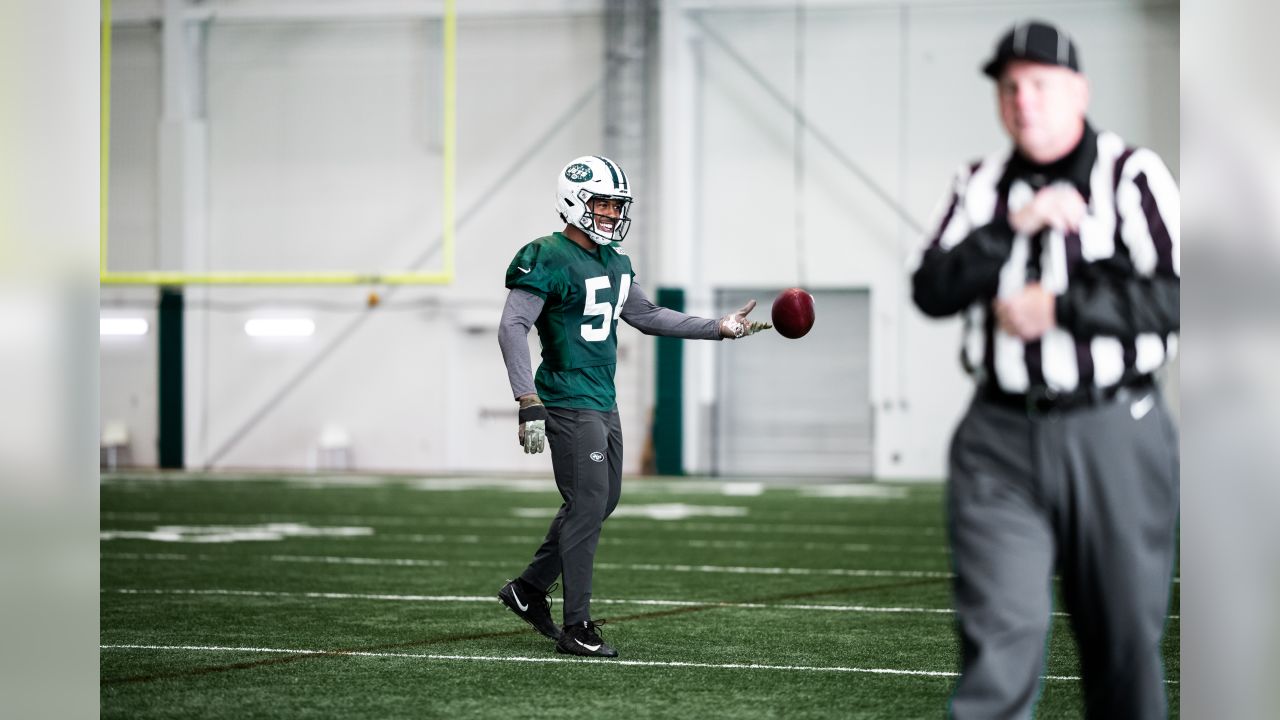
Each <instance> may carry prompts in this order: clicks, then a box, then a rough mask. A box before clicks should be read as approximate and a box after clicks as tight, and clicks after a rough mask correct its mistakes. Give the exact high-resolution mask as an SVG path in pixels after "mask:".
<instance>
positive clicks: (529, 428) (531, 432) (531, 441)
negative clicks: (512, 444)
mask: <svg viewBox="0 0 1280 720" xmlns="http://www.w3.org/2000/svg"><path fill="white" fill-rule="evenodd" d="M516 437H517V438H518V439H519V441H520V445H521V446H522V447H524V451H525V452H526V453H529V454H533V453H540V452H542V449H543V448H544V447H546V444H547V408H546V407H545V406H544V405H543V404H542V400H541V399H540V398H539V397H538V396H537V395H525V396H524V397H522V398H520V430H519V432H518V433H517V434H516Z"/></svg>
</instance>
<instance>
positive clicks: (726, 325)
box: [720, 300, 773, 340]
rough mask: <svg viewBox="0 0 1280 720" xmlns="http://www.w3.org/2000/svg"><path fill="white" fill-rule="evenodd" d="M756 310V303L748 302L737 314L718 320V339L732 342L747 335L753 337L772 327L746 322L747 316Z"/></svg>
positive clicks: (765, 324) (767, 324) (766, 324)
mask: <svg viewBox="0 0 1280 720" xmlns="http://www.w3.org/2000/svg"><path fill="white" fill-rule="evenodd" d="M755 308H756V301H755V300H749V301H748V302H747V304H746V305H743V306H742V308H741V309H739V310H738V311H737V312H733V313H730V314H728V315H725V316H724V317H722V318H720V337H722V338H727V339H729V340H734V339H737V338H740V337H745V336H747V335H754V334H755V333H758V332H760V331H761V330H768V329H769V328H771V327H773V326H772V325H770V324H769V323H767V322H757V321H755V320H748V319H747V315H748V314H749V313H750V312H751V311H752V310H754V309H755Z"/></svg>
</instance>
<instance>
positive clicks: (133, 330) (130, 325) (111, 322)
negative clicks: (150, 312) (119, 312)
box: [98, 317, 149, 337]
mask: <svg viewBox="0 0 1280 720" xmlns="http://www.w3.org/2000/svg"><path fill="white" fill-rule="evenodd" d="M148 327H149V326H148V325H147V321H146V320H145V319H144V318H131V317H109V318H106V317H104V318H99V319H98V335H100V336H106V335H111V336H127V337H138V336H139V335H146V334H147V328H148Z"/></svg>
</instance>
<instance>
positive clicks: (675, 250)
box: [662, 0, 1178, 478]
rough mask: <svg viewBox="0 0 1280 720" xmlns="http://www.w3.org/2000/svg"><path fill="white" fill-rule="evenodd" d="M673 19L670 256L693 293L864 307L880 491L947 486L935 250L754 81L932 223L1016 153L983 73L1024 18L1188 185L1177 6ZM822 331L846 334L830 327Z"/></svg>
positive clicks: (1098, 118)
mask: <svg viewBox="0 0 1280 720" xmlns="http://www.w3.org/2000/svg"><path fill="white" fill-rule="evenodd" d="M665 11H666V12H667V13H668V16H669V17H668V18H667V21H666V23H667V24H666V27H665V31H666V32H667V34H668V45H667V52H666V57H665V58H664V59H665V60H666V61H667V62H670V63H675V64H676V66H677V67H675V68H673V69H671V70H669V72H668V73H667V75H666V78H667V84H666V85H665V86H664V88H663V92H664V99H665V100H666V103H667V104H666V110H665V112H666V116H665V121H664V126H663V127H664V131H665V132H666V134H665V135H664V137H663V142H664V143H668V144H670V146H673V147H679V148H681V151H680V152H670V153H668V154H667V155H665V156H664V157H665V164H664V167H663V170H664V181H665V182H667V183H670V184H675V185H679V186H681V187H684V188H686V190H685V191H682V192H674V193H671V194H669V195H668V196H667V200H668V201H667V205H666V207H665V210H666V212H667V213H668V214H669V216H668V217H669V218H675V219H671V220H669V222H668V232H667V233H666V234H665V235H664V236H663V238H662V242H663V243H664V257H676V258H680V259H682V260H683V261H684V262H685V264H687V265H689V266H691V267H693V268H694V270H693V271H692V272H691V273H689V274H690V278H689V281H690V282H691V283H693V284H694V285H695V286H697V285H699V284H704V285H706V286H708V287H726V286H727V287H733V286H741V285H764V286H769V285H788V284H794V283H803V284H805V285H807V286H810V287H815V288H821V287H865V288H868V289H870V291H871V298H872V317H873V324H872V348H873V350H872V352H873V357H872V358H871V367H872V370H871V373H872V378H871V380H872V397H873V404H874V407H875V413H876V419H875V428H876V439H875V445H876V474H877V476H879V477H886V478H937V477H940V476H941V475H942V473H943V468H944V460H945V450H946V446H947V443H948V442H949V439H950V434H951V430H952V428H953V426H954V423H955V421H956V420H957V419H958V417H959V415H960V413H961V412H962V410H963V407H964V404H965V403H966V402H967V400H968V397H969V395H970V394H971V386H970V384H969V382H968V380H967V379H966V378H965V377H964V375H963V373H962V372H961V370H960V367H959V364H958V360H957V358H958V347H959V344H958V343H959V321H958V320H951V321H946V322H932V321H928V320H926V319H925V318H923V317H922V316H921V315H920V314H919V313H918V312H917V311H915V310H914V308H913V307H912V306H911V304H910V301H909V289H908V287H907V283H906V276H905V273H904V265H905V264H906V263H907V262H908V259H909V257H910V255H911V254H912V253H914V252H915V251H916V249H917V248H918V247H919V245H920V243H921V241H922V240H921V233H919V232H917V231H915V230H912V229H911V226H910V225H909V224H908V223H906V222H903V221H902V220H901V219H900V218H899V217H898V216H897V215H895V213H893V212H892V211H891V210H890V208H889V205H888V204H887V203H886V202H884V201H883V200H882V199H879V198H877V197H876V196H875V194H874V193H873V192H871V191H870V190H869V189H868V186H867V184H866V183H864V182H863V181H862V180H860V179H859V178H858V176H857V175H856V174H855V173H853V172H851V171H850V170H848V169H847V168H845V167H842V164H841V163H840V162H838V161H837V160H836V158H835V157H834V154H833V152H831V151H830V149H828V148H825V147H824V146H823V145H822V144H821V143H820V142H819V141H818V139H817V136H816V135H815V134H814V133H812V132H808V133H805V134H803V135H801V136H800V139H799V140H797V135H796V131H795V120H794V117H793V115H792V113H791V111H790V110H789V109H788V108H786V107H785V106H784V105H783V104H782V103H781V102H779V100H778V99H777V98H776V97H773V96H772V95H771V94H770V93H769V92H768V91H766V90H765V89H764V88H763V87H762V83H761V82H760V81H759V80H758V79H757V78H754V77H753V73H754V74H756V75H758V76H759V77H760V78H763V79H764V82H767V83H768V84H770V85H772V86H774V87H775V88H776V89H777V91H778V92H780V93H781V94H782V95H783V96H784V98H785V100H786V101H787V102H790V103H792V104H794V105H796V106H797V107H798V108H799V110H800V111H801V112H802V113H803V114H804V116H805V117H806V118H807V120H808V122H809V123H811V125H812V126H813V128H815V129H816V131H817V133H819V134H821V135H824V136H826V137H828V138H830V140H831V142H832V143H833V144H834V146H835V148H836V150H837V151H838V152H839V153H842V154H844V155H845V156H846V157H847V158H849V159H851V160H852V161H853V163H855V164H856V166H857V167H858V168H859V169H860V170H861V171H862V172H864V173H865V174H867V175H869V176H870V177H871V178H873V179H874V181H875V182H876V183H877V184H878V185H879V186H880V187H881V188H882V189H883V190H884V191H885V192H887V193H888V194H889V195H890V196H891V197H892V198H893V199H894V200H895V201H897V202H898V203H900V204H901V205H902V206H904V207H905V208H906V210H907V212H908V213H909V215H910V216H911V217H912V218H914V219H915V222H916V223H917V224H926V223H927V221H928V220H929V219H930V216H931V215H932V213H933V208H934V207H935V205H936V204H937V203H938V202H939V199H940V198H941V196H942V194H943V192H944V190H945V188H946V187H947V183H948V181H949V178H950V176H951V174H952V173H953V172H954V170H955V169H956V168H957V167H959V166H960V165H961V164H962V163H965V162H968V161H970V160H972V159H974V158H976V157H979V156H981V155H982V154H985V153H987V152H990V151H992V150H995V149H997V148H1000V147H1002V146H1003V145H1005V144H1006V143H1007V140H1006V139H1005V138H1004V136H1003V133H1002V131H1001V129H1000V126H999V124H998V120H997V117H996V110H995V103H994V94H993V90H992V84H991V82H990V81H989V80H988V79H987V78H986V77H985V76H983V75H982V74H981V73H980V71H979V69H978V68H979V67H980V66H981V64H982V63H983V61H984V60H985V59H986V58H987V57H989V55H990V53H991V50H992V47H993V46H994V43H995V40H996V39H997V38H998V37H999V35H1000V34H1002V33H1003V32H1004V31H1005V30H1006V29H1007V28H1008V27H1009V26H1010V25H1011V24H1012V23H1013V22H1014V21H1015V20H1017V19H1020V18H1025V17H1038V18H1044V19H1047V20H1050V21H1052V22H1055V23H1058V24H1059V25H1060V26H1062V27H1064V28H1066V29H1067V30H1068V31H1069V32H1071V33H1072V34H1073V35H1074V37H1075V39H1076V41H1077V43H1078V44H1079V47H1080V52H1081V56H1082V58H1083V65H1084V69H1085V72H1086V74H1087V75H1088V76H1089V77H1090V79H1091V82H1092V85H1093V107H1092V111H1091V113H1090V115H1091V118H1092V119H1093V121H1094V122H1095V124H1096V125H1098V126H1100V127H1103V128H1108V129H1112V130H1116V131H1118V132H1120V133H1121V134H1123V135H1124V136H1126V137H1127V138H1128V139H1129V140H1130V141H1131V142H1134V143H1140V144H1143V145H1147V146H1149V147H1152V148H1154V149H1155V150H1157V151H1158V152H1159V153H1160V154H1161V155H1162V156H1163V157H1165V158H1166V159H1167V161H1168V162H1169V164H1170V166H1171V167H1172V168H1173V170H1174V171H1175V173H1176V171H1177V163H1178V154H1177V153H1178V147H1177V139H1178V98H1177V77H1178V70H1177V51H1178V48H1177V43H1178V9H1177V6H1176V4H1172V3H1156V4H1150V5H1143V4H1137V3H1133V4H1128V3H1104V2H1060V3H1009V2H990V3H965V4H964V5H962V6H957V5H954V4H946V3H936V2H917V3H910V2H906V3H894V2H889V3H859V2H849V3H839V2H819V3H813V4H811V5H810V6H807V9H806V10H805V12H804V16H803V17H802V18H798V16H797V13H796V10H795V6H794V4H791V3H770V2H767V1H765V0H761V1H753V2H722V3H718V2H693V1H691V2H682V1H680V0H672V1H671V2H668V3H667V5H666V8H665ZM704 27H705V28H706V30H705V31H704V30H703V28H704ZM708 33H711V34H714V36H718V37H719V38H722V39H723V40H724V41H725V42H727V44H728V45H730V46H731V47H732V48H733V49H734V51H736V53H737V54H738V55H739V56H741V57H742V58H745V60H746V63H747V64H748V65H749V67H750V69H747V68H744V67H743V63H742V62H740V61H736V60H734V59H733V58H732V57H731V54H730V53H729V52H726V51H725V50H724V49H723V48H722V47H721V46H720V44H719V43H718V42H716V40H715V38H714V37H712V36H711V35H709V34H708ZM797 37H799V39H798V40H797ZM797 46H799V47H800V53H799V55H798V54H797ZM681 133H683V134H684V137H680V136H679V135H680V134H681ZM797 155H799V157H800V158H801V162H800V166H801V167H800V169H799V170H798V171H797V163H796V157H797ZM689 188H691V189H692V190H688V189H689ZM686 215H687V216H691V217H694V218H695V219H694V220H692V221H685V220H682V219H680V218H684V217H685V216H686ZM801 225H802V226H803V228H804V232H803V234H802V235H803V236H802V237H801V236H800V235H801V233H799V232H798V231H797V230H796V228H797V227H798V226H801ZM695 246H696V250H690V249H689V248H690V247H695ZM679 264H680V260H676V261H673V262H669V263H668V265H667V266H668V267H672V266H675V265H679ZM677 272H679V271H677ZM824 321H825V322H839V318H835V317H824V316H822V315H821V314H819V320H818V322H824ZM710 352H712V351H711V350H706V349H694V350H693V352H692V354H693V355H694V356H695V357H697V356H699V355H702V356H706V355H707V354H708V353H710ZM712 372H713V366H712V364H711V363H709V362H705V359H704V360H703V361H702V362H700V363H697V368H696V369H695V370H694V371H693V372H692V373H691V374H690V377H689V382H690V384H691V387H690V388H689V389H690V398H689V402H690V404H691V405H692V407H691V408H690V409H689V411H688V413H687V415H686V417H687V418H690V419H691V420H692V422H690V423H687V424H688V425H689V427H688V430H687V433H686V443H687V444H688V445H689V446H690V450H689V451H688V452H686V460H687V461H691V462H693V463H695V464H699V463H702V462H704V459H705V452H704V451H705V447H706V444H707V442H708V437H709V436H708V432H707V428H706V423H702V422H699V419H700V418H702V417H704V416H705V413H704V408H703V406H704V405H706V404H707V403H709V402H710V395H709V393H710V392H711V388H714V387H715V382H714V377H712Z"/></svg>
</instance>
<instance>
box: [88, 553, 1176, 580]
mask: <svg viewBox="0 0 1280 720" xmlns="http://www.w3.org/2000/svg"><path fill="white" fill-rule="evenodd" d="M101 556H102V557H103V558H104V559H117V560H202V561H216V560H228V559H235V560H239V558H225V557H218V556H216V555H184V554H181V553H126V552H104V553H102V554H101ZM258 559H260V560H266V561H269V562H288V563H315V564H321V565H385V566H395V567H449V566H457V567H483V568H505V567H510V565H511V563H509V562H504V561H500V560H456V561H449V560H424V559H420V558H365V557H347V556H334V555H267V556H262V557H259V558H258ZM595 568H596V569H597V570H637V571H655V572H683V573H714V574H722V573H727V574H732V575H821V576H834V577H885V578H922V579H928V578H937V579H945V578H951V577H955V574H954V573H950V572H944V571H940V570H868V569H858V568H793V567H755V566H745V565H660V564H655V563H607V562H604V563H596V564H595ZM1173 582H1174V583H1177V582H1179V578H1174V579H1173Z"/></svg>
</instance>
